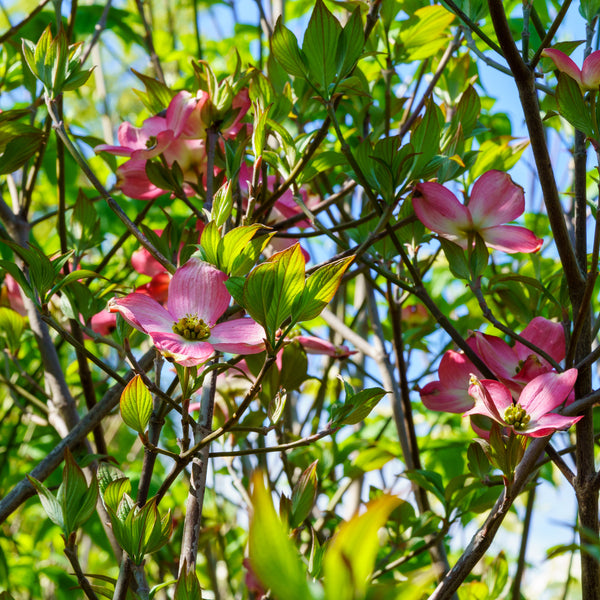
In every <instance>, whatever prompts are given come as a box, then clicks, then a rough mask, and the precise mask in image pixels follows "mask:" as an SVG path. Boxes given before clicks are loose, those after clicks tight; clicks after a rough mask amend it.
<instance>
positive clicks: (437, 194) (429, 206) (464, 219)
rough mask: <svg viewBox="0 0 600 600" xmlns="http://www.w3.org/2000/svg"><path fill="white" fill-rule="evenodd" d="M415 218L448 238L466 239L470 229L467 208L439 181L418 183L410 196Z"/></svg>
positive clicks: (453, 239)
mask: <svg viewBox="0 0 600 600" xmlns="http://www.w3.org/2000/svg"><path fill="white" fill-rule="evenodd" d="M412 203H413V207H414V209H415V213H416V215H417V218H418V219H419V221H421V223H423V225H425V227H428V228H429V229H431V231H435V232H436V233H439V234H440V235H443V236H444V237H447V238H448V239H450V240H452V241H455V240H466V239H467V234H466V233H465V232H466V231H469V230H471V229H472V224H471V217H470V214H469V210H468V209H467V208H466V207H465V206H463V205H462V204H461V203H460V202H459V201H458V199H457V198H456V196H455V195H454V194H453V193H452V192H451V191H450V190H448V189H446V188H445V187H444V186H443V185H440V184H439V183H431V182H426V183H419V184H418V185H417V186H416V188H415V193H414V194H413V197H412Z"/></svg>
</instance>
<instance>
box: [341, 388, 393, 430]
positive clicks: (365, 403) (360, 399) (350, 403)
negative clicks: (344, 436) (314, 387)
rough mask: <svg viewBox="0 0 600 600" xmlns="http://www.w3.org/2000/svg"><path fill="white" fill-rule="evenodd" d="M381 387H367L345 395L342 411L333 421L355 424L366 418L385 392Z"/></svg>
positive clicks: (342, 423)
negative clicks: (350, 394)
mask: <svg viewBox="0 0 600 600" xmlns="http://www.w3.org/2000/svg"><path fill="white" fill-rule="evenodd" d="M387 393H388V392H386V391H385V390H382V389H381V388H367V389H365V390H361V391H360V392H358V393H357V394H354V395H352V396H350V397H348V396H347V397H346V400H345V402H344V406H343V409H342V413H341V415H340V416H339V417H338V418H335V419H334V422H335V423H336V424H339V425H355V424H356V423H360V422H361V421H363V420H364V419H366V418H367V417H368V416H369V414H370V413H371V411H372V410H373V409H374V408H375V406H377V404H378V403H379V401H380V400H381V399H382V398H383V397H384V396H385V395H386V394H387Z"/></svg>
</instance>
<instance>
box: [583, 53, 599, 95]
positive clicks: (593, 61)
mask: <svg viewBox="0 0 600 600" xmlns="http://www.w3.org/2000/svg"><path fill="white" fill-rule="evenodd" d="M581 81H582V82H583V87H584V88H586V89H588V90H597V89H598V87H599V86H600V50H596V52H592V53H591V54H590V55H589V56H588V57H587V58H586V59H585V60H584V61H583V68H582V69H581Z"/></svg>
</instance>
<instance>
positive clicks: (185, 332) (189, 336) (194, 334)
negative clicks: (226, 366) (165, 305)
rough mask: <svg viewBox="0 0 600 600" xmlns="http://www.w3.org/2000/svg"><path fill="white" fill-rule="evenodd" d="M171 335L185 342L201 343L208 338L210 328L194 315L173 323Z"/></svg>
mask: <svg viewBox="0 0 600 600" xmlns="http://www.w3.org/2000/svg"><path fill="white" fill-rule="evenodd" d="M173 333H176V334H177V335H180V336H181V337H183V338H185V339H186V340H195V341H200V342H202V341H204V340H207V339H208V338H209V337H210V327H209V326H208V325H207V324H206V323H205V322H204V321H203V320H202V319H199V318H198V317H197V316H196V315H186V316H185V317H182V318H181V319H179V321H176V322H175V323H173Z"/></svg>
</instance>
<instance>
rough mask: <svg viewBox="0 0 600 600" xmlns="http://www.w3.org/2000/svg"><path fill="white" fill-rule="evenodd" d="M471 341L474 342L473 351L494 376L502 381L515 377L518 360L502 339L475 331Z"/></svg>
mask: <svg viewBox="0 0 600 600" xmlns="http://www.w3.org/2000/svg"><path fill="white" fill-rule="evenodd" d="M472 339H474V341H475V351H476V352H477V354H479V356H481V358H482V360H483V362H484V363H485V364H486V365H487V366H488V367H489V368H490V369H491V371H492V372H493V373H494V375H496V376H497V377H500V378H503V379H510V378H511V377H514V376H515V375H516V373H517V371H518V368H519V359H518V357H517V355H516V353H515V351H514V350H513V349H512V348H511V347H510V346H509V345H508V344H507V343H506V342H505V341H504V340H503V339H502V338H499V337H497V336H495V335H488V334H485V333H479V332H478V331H477V332H475V333H474V334H473V337H472Z"/></svg>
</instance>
